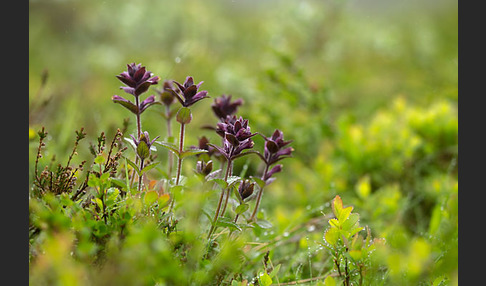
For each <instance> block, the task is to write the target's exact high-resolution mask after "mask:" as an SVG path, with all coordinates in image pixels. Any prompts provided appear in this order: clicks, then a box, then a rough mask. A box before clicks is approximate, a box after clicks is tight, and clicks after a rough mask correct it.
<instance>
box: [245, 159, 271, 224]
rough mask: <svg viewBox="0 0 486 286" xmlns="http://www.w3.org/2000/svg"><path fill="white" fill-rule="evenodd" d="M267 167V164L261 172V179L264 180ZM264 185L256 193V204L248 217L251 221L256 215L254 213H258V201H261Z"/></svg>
mask: <svg viewBox="0 0 486 286" xmlns="http://www.w3.org/2000/svg"><path fill="white" fill-rule="evenodd" d="M269 167H270V166H269V165H267V166H266V167H265V171H264V172H263V176H262V180H265V177H266V176H267V172H268V168H269ZM264 187H265V186H262V187H261V189H260V192H259V193H258V197H257V201H256V204H255V209H254V210H253V213H252V214H251V217H250V219H249V221H250V222H251V221H255V216H256V214H257V213H258V207H259V206H260V201H261V199H262V195H263V188H264Z"/></svg>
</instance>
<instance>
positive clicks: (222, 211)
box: [220, 162, 233, 217]
mask: <svg viewBox="0 0 486 286" xmlns="http://www.w3.org/2000/svg"><path fill="white" fill-rule="evenodd" d="M232 165H233V164H232V162H228V167H229V174H231V173H232V169H233V166H232ZM227 173H228V171H227ZM228 176H229V175H228V174H226V175H225V179H224V181H225V182H226V180H227V177H228ZM230 190H231V189H230V188H227V189H226V199H225V201H224V205H223V210H221V215H220V217H222V216H224V213H225V211H226V206H227V205H228V200H229V197H230Z"/></svg>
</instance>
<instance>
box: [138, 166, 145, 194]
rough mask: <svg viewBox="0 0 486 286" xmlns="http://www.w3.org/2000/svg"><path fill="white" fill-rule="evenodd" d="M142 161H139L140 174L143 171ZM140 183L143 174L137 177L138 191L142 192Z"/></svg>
mask: <svg viewBox="0 0 486 286" xmlns="http://www.w3.org/2000/svg"><path fill="white" fill-rule="evenodd" d="M143 161H144V160H143V159H140V172H141V171H142V169H143ZM142 182H143V174H140V175H139V176H138V191H139V192H140V191H141V190H142Z"/></svg>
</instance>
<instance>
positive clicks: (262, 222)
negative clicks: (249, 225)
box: [255, 219, 273, 228]
mask: <svg viewBox="0 0 486 286" xmlns="http://www.w3.org/2000/svg"><path fill="white" fill-rule="evenodd" d="M255 224H256V225H257V226H259V227H260V228H272V227H273V225H272V223H271V222H269V221H268V220H264V219H259V220H257V221H256V222H255Z"/></svg>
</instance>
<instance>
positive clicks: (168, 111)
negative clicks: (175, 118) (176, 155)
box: [165, 106, 174, 178]
mask: <svg viewBox="0 0 486 286" xmlns="http://www.w3.org/2000/svg"><path fill="white" fill-rule="evenodd" d="M165 115H166V118H167V137H168V138H170V137H172V128H171V120H170V107H169V106H166V107H165ZM168 161H169V162H168V169H169V170H168V172H167V177H169V178H170V177H171V175H172V164H173V163H174V162H173V161H174V159H173V157H172V152H169V156H168Z"/></svg>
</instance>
